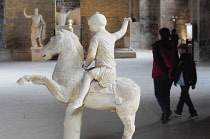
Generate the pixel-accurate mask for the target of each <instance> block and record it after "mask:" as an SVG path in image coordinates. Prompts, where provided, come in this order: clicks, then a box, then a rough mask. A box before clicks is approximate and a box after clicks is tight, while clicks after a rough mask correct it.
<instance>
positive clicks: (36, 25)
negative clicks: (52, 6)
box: [24, 8, 46, 47]
mask: <svg viewBox="0 0 210 139" xmlns="http://www.w3.org/2000/svg"><path fill="white" fill-rule="evenodd" d="M38 11H39V9H38V8H36V9H34V15H27V14H26V8H24V16H25V17H26V18H31V19H32V25H31V44H32V47H38V44H37V39H38V42H39V45H40V46H41V47H43V45H42V41H43V40H44V39H45V30H46V24H45V22H44V19H43V17H42V15H40V14H38Z"/></svg>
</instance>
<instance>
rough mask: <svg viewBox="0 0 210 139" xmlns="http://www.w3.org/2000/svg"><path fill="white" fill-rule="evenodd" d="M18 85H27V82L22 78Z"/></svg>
mask: <svg viewBox="0 0 210 139" xmlns="http://www.w3.org/2000/svg"><path fill="white" fill-rule="evenodd" d="M17 83H18V84H19V85H24V84H25V83H26V81H25V79H23V78H20V79H19V80H18V81H17Z"/></svg>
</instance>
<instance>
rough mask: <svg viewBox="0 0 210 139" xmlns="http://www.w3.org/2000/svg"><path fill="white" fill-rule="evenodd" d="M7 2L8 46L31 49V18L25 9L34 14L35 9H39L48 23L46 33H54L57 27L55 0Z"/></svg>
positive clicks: (49, 35) (49, 34)
mask: <svg viewBox="0 0 210 139" xmlns="http://www.w3.org/2000/svg"><path fill="white" fill-rule="evenodd" d="M5 2H6V26H7V28H6V37H7V48H10V49H30V47H31V41H30V34H31V29H30V27H31V19H28V18H25V17H24V14H23V9H24V8H27V9H26V13H27V14H28V15H33V14H34V9H35V8H38V9H39V14H41V15H42V16H43V18H44V20H45V22H46V24H47V28H46V35H47V39H46V40H45V42H47V41H49V38H50V37H52V36H53V35H54V29H55V1H54V0H42V1H41V0H5Z"/></svg>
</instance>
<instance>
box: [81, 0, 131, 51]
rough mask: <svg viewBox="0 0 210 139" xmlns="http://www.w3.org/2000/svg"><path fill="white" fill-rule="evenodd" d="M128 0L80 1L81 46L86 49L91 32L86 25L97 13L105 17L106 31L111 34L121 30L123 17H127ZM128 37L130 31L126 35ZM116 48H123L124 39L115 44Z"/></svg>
mask: <svg viewBox="0 0 210 139" xmlns="http://www.w3.org/2000/svg"><path fill="white" fill-rule="evenodd" d="M129 4H130V0H80V7H81V20H82V45H83V46H84V47H85V48H88V46H89V41H90V39H91V32H90V31H89V27H88V25H87V21H88V19H89V17H90V16H92V15H93V14H95V12H97V11H98V12H99V13H101V14H104V15H105V16H106V17H107V27H106V29H107V30H108V31H109V32H111V33H113V32H116V31H118V30H119V29H120V28H121V25H122V22H123V20H124V17H128V16H129V7H130V6H129ZM126 36H130V31H129V29H128V32H127V33H126ZM116 47H124V39H123V38H122V39H120V40H119V41H117V42H116Z"/></svg>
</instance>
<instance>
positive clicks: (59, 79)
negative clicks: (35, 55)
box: [17, 13, 140, 139]
mask: <svg viewBox="0 0 210 139" xmlns="http://www.w3.org/2000/svg"><path fill="white" fill-rule="evenodd" d="M129 21H130V18H125V19H124V22H123V25H122V28H121V29H120V30H119V31H117V32H115V33H113V34H111V33H109V32H107V31H106V30H105V26H106V18H105V16H104V15H102V14H99V13H96V14H95V15H93V16H92V17H91V18H90V19H89V21H88V24H89V27H90V30H91V31H93V32H95V35H94V36H93V38H92V39H91V43H90V47H89V52H88V56H87V59H86V61H85V63H84V51H83V47H82V45H81V44H80V42H79V39H78V37H77V36H76V35H75V34H74V33H73V32H70V31H67V30H61V31H58V32H57V35H56V36H54V37H52V38H51V40H50V42H49V43H47V45H46V46H45V47H44V49H43V58H44V59H45V60H49V59H51V57H52V56H53V55H56V54H59V57H58V60H57V63H56V66H55V69H54V72H53V75H52V79H51V78H49V77H46V76H43V75H26V76H23V77H22V78H20V79H19V80H18V81H17V83H18V84H25V83H26V82H32V83H34V84H39V85H45V86H46V87H47V88H48V89H49V91H50V92H51V94H52V95H53V96H54V97H55V98H56V99H57V100H58V101H60V102H62V103H65V104H66V116H65V122H64V136H63V139H79V138H80V131H81V125H82V124H81V118H82V113H83V107H87V108H91V109H96V110H110V111H114V112H116V113H117V114H118V116H119V118H120V119H121V121H122V122H123V124H124V133H123V137H122V139H132V136H133V133H134V132H135V116H136V111H137V110H138V107H139V102H140V87H139V86H138V85H137V84H136V83H135V82H133V81H132V80H131V79H128V78H122V77H116V68H115V66H116V63H115V60H114V46H115V45H114V44H115V41H116V40H118V39H120V38H121V37H122V36H124V35H125V33H126V30H127V26H128V22H129ZM94 59H95V60H96V63H95V67H94V68H90V69H87V67H88V66H89V65H90V63H91V62H92V61H93V60H94ZM84 69H85V70H84ZM93 79H95V80H93Z"/></svg>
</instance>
